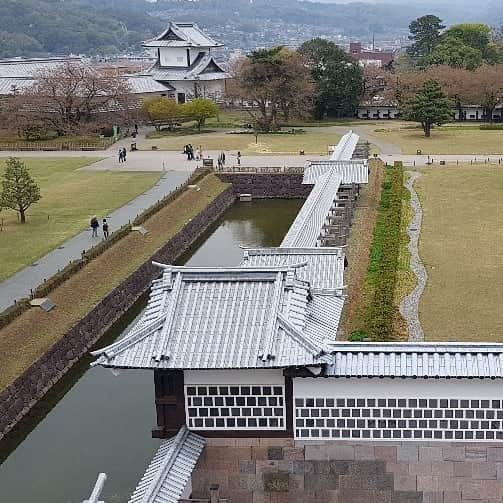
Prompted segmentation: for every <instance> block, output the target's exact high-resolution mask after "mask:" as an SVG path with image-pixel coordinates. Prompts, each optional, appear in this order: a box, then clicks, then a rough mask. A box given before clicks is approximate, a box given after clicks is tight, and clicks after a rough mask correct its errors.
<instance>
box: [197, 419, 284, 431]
mask: <svg viewBox="0 0 503 503" xmlns="http://www.w3.org/2000/svg"><path fill="white" fill-rule="evenodd" d="M188 425H189V428H194V429H228V428H234V429H243V428H259V429H263V430H269V429H274V430H278V429H284V425H285V420H284V418H283V417H269V418H264V417H260V418H257V417H247V418H243V417H238V418H234V417H226V418H223V417H219V418H212V417H209V418H189V421H188Z"/></svg>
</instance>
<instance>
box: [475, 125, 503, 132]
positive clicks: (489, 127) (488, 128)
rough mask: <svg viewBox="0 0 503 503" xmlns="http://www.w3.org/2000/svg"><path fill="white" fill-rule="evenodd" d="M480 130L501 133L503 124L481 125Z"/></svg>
mask: <svg viewBox="0 0 503 503" xmlns="http://www.w3.org/2000/svg"><path fill="white" fill-rule="evenodd" d="M479 128H480V130H481V131H501V130H503V124H481V125H480V126H479Z"/></svg>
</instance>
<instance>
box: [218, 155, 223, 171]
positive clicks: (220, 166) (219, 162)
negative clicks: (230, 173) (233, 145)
mask: <svg viewBox="0 0 503 503" xmlns="http://www.w3.org/2000/svg"><path fill="white" fill-rule="evenodd" d="M217 164H218V169H219V170H221V169H222V154H220V155H219V156H218V159H217Z"/></svg>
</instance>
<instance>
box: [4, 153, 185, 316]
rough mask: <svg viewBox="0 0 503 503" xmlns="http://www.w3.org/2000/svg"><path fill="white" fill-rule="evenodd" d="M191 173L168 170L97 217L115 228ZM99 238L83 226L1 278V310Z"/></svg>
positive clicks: (27, 293) (27, 294)
mask: <svg viewBox="0 0 503 503" xmlns="http://www.w3.org/2000/svg"><path fill="white" fill-rule="evenodd" d="M37 154H38V155H39V156H40V154H41V153H40V152H38V153H37ZM46 154H47V153H46ZM67 154H68V152H65V155H66V156H67ZM23 155H24V153H23ZM190 173H191V170H185V171H181V170H180V171H169V172H167V173H166V174H165V175H163V176H162V178H161V179H160V180H159V181H158V182H157V183H156V184H155V185H154V186H153V187H152V188H150V189H149V190H147V191H146V192H144V193H143V194H140V195H139V196H138V197H136V198H135V199H133V200H132V201H130V202H129V203H127V204H125V205H124V206H122V207H121V208H119V209H117V210H115V211H113V212H112V213H111V214H110V215H99V216H98V217H99V218H100V219H101V218H106V219H107V220H108V221H109V225H110V230H111V231H113V230H115V229H118V228H119V227H121V226H122V225H124V224H126V223H128V222H129V221H130V220H133V219H134V218H135V217H136V215H138V214H139V213H141V212H142V211H143V210H145V209H147V208H149V207H150V206H152V205H153V204H154V203H155V202H157V201H158V200H159V199H161V198H163V197H164V196H165V195H167V194H169V193H170V192H171V191H173V190H174V189H175V188H176V187H178V186H179V185H181V184H182V183H184V182H185V181H186V180H187V178H188V177H189V176H190ZM98 242H99V239H96V238H94V239H93V238H92V237H91V229H90V228H89V229H86V230H84V231H82V232H80V233H79V234H77V235H76V236H74V237H73V238H71V239H69V240H68V241H65V242H64V243H63V244H62V245H61V246H60V247H58V248H56V249H55V250H53V251H51V252H49V253H48V254H47V255H45V256H43V257H42V258H40V259H39V260H37V261H36V262H34V263H33V264H32V265H31V266H28V267H25V268H24V269H21V270H20V271H18V272H17V273H15V274H13V275H12V276H10V277H9V278H7V279H6V280H5V281H2V282H1V283H0V311H2V310H4V309H5V308H7V307H9V306H10V305H11V304H12V303H13V302H14V300H15V299H16V300H17V299H20V298H22V297H28V296H29V295H30V289H34V288H36V287H37V286H38V285H39V284H41V283H42V282H43V281H44V278H49V277H50V276H52V275H53V274H56V273H57V272H58V270H60V269H63V267H65V266H66V265H67V264H68V262H70V261H71V260H75V259H78V258H80V256H81V253H82V251H83V250H87V249H89V248H90V247H91V246H93V245H95V244H97V243H98Z"/></svg>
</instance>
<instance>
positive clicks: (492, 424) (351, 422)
mask: <svg viewBox="0 0 503 503" xmlns="http://www.w3.org/2000/svg"><path fill="white" fill-rule="evenodd" d="M295 426H296V427H297V428H335V427H337V428H360V429H361V428H370V429H374V428H379V429H383V428H391V429H393V428H402V429H416V428H429V429H450V430H457V429H462V430H468V429H470V430H479V429H481V430H501V421H465V420H463V421H458V420H457V419H451V420H449V421H447V420H439V421H437V420H435V419H430V420H426V419H421V420H416V419H409V420H404V419H400V420H396V419H379V420H375V419H299V418H296V419H295Z"/></svg>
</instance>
